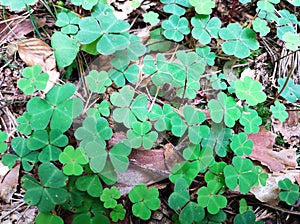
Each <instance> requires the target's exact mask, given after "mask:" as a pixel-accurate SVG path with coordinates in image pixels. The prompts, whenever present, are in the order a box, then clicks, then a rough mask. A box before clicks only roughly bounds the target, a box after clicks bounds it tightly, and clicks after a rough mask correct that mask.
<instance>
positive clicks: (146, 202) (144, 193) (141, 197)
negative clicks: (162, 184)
mask: <svg viewBox="0 0 300 224" xmlns="http://www.w3.org/2000/svg"><path fill="white" fill-rule="evenodd" d="M158 195H159V193H158V190H157V189H156V188H149V189H147V187H146V185H145V184H137V185H135V187H134V188H133V189H132V190H131V191H130V192H129V194H128V196H129V199H130V201H131V202H132V203H134V204H133V206H132V212H133V214H134V215H135V216H136V217H139V218H141V219H143V220H148V219H149V218H150V216H151V210H154V211H155V210H157V209H158V208H159V206H160V200H159V198H158Z"/></svg>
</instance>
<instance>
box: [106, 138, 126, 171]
mask: <svg viewBox="0 0 300 224" xmlns="http://www.w3.org/2000/svg"><path fill="white" fill-rule="evenodd" d="M130 152H131V148H130V147H129V146H128V145H127V144H126V143H125V142H119V143H117V144H115V145H114V146H113V147H112V148H111V149H110V150H109V158H110V161H111V163H112V165H113V166H114V168H115V170H116V171H117V172H125V171H126V170H127V168H128V166H129V159H128V156H129V154H130Z"/></svg>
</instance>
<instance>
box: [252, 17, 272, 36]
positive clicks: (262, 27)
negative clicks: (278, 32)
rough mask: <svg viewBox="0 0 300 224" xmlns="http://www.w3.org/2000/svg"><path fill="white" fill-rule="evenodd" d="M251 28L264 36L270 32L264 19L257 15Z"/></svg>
mask: <svg viewBox="0 0 300 224" xmlns="http://www.w3.org/2000/svg"><path fill="white" fill-rule="evenodd" d="M252 25H253V29H254V30H255V31H256V32H259V33H260V35H261V36H266V35H267V34H268V33H269V32H270V27H268V22H267V21H266V20H264V19H261V18H259V17H257V18H256V19H255V20H253V22H252Z"/></svg>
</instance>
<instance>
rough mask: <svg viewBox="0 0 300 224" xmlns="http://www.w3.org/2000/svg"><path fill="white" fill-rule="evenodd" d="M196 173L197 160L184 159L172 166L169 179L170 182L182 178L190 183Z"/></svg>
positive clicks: (197, 169) (197, 168)
mask: <svg viewBox="0 0 300 224" xmlns="http://www.w3.org/2000/svg"><path fill="white" fill-rule="evenodd" d="M198 174H199V167H198V163H197V162H188V161H184V162H180V163H176V164H175V165H174V166H173V167H172V170H171V174H170V176H169V179H170V181H171V182H172V183H175V182H176V181H177V180H178V179H179V178H184V179H185V180H186V182H187V183H188V185H190V184H191V183H192V181H193V180H194V179H195V177H196V176H197V175H198Z"/></svg>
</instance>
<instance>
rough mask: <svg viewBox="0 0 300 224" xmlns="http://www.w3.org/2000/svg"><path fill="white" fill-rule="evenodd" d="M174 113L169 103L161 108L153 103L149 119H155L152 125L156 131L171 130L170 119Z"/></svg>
mask: <svg viewBox="0 0 300 224" xmlns="http://www.w3.org/2000/svg"><path fill="white" fill-rule="evenodd" d="M175 114H176V113H175V112H174V111H173V108H172V106H171V105H169V104H164V105H163V108H161V106H159V105H157V104H154V105H153V107H152V109H151V111H150V113H149V119H150V120H151V121H156V122H155V124H154V127H155V129H156V130H157V131H160V132H161V131H165V130H167V131H169V130H171V127H172V125H171V119H172V117H173V116H174V115H175Z"/></svg>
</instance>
